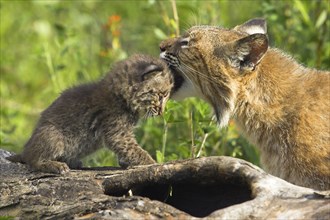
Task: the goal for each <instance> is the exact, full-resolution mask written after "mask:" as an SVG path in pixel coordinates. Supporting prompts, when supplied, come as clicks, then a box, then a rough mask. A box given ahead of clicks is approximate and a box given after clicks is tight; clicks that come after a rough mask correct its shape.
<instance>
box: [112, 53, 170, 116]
mask: <svg viewBox="0 0 330 220" xmlns="http://www.w3.org/2000/svg"><path fill="white" fill-rule="evenodd" d="M111 73H112V74H110V76H109V77H111V79H112V84H113V85H112V88H114V90H116V91H114V92H115V93H116V94H117V95H118V96H121V97H123V98H124V99H125V101H126V102H127V105H128V106H129V108H130V109H131V110H132V111H133V112H138V113H139V115H140V116H143V117H149V116H156V115H161V114H162V113H163V111H164V109H165V105H166V102H167V101H168V99H169V96H170V92H171V89H172V87H173V82H174V80H173V75H172V74H171V72H170V70H169V69H168V67H167V65H166V63H165V62H164V61H162V60H161V59H157V58H153V57H150V56H147V55H142V54H138V55H134V56H132V57H130V58H129V59H127V60H124V61H121V62H119V63H118V64H117V65H116V66H115V68H114V69H113V71H112V72H111Z"/></svg>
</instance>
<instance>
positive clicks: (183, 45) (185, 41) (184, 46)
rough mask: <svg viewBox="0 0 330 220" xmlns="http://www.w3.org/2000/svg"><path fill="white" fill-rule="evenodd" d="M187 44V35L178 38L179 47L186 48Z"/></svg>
mask: <svg viewBox="0 0 330 220" xmlns="http://www.w3.org/2000/svg"><path fill="white" fill-rule="evenodd" d="M188 44H189V38H188V37H186V38H182V39H181V40H180V46H181V48H187V47H188Z"/></svg>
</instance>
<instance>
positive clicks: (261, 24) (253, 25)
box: [234, 18, 267, 35]
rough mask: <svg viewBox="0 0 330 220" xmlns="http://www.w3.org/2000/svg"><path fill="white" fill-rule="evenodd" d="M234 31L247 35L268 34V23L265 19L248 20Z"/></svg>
mask: <svg viewBox="0 0 330 220" xmlns="http://www.w3.org/2000/svg"><path fill="white" fill-rule="evenodd" d="M234 30H236V31H239V32H243V33H247V34H249V35H252V34H267V22H266V20H265V19H263V18H254V19H251V20H248V21H247V22H245V23H244V24H242V25H239V26H236V27H235V28H234Z"/></svg>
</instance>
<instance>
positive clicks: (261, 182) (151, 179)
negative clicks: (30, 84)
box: [0, 150, 330, 219]
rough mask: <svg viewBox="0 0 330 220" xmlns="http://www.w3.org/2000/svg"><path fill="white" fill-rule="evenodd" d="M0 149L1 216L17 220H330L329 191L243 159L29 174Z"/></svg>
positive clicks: (183, 161)
mask: <svg viewBox="0 0 330 220" xmlns="http://www.w3.org/2000/svg"><path fill="white" fill-rule="evenodd" d="M9 155H10V153H9V152H7V151H4V150H0V172H1V173H0V216H7V217H9V216H13V217H19V218H21V219H63V218H65V219H72V218H74V219H101V218H102V219H161V218H168V219H171V218H175V219H176V218H180V219H197V218H205V219H208V218H209V219H215V218H216V219H256V218H259V219H266V218H267V219H271V218H278V219H330V196H329V195H330V191H316V190H313V189H309V188H304V187H299V186H295V185H292V184H290V183H288V182H286V181H284V180H281V179H279V178H277V177H274V176H271V175H269V174H267V173H266V172H264V171H263V170H262V169H260V168H258V167H256V166H254V165H252V164H251V163H249V162H246V161H244V160H240V159H236V158H231V157H224V156H219V157H203V158H198V159H190V160H182V161H174V162H169V163H166V164H162V165H158V164H155V165H147V166H138V167H134V168H131V169H127V170H123V169H121V168H117V167H102V168H100V167H99V168H85V169H83V170H72V171H70V172H69V173H66V174H64V175H56V174H48V173H40V172H33V171H31V170H29V169H28V168H27V167H26V166H25V165H23V164H19V163H11V162H9V161H8V160H6V159H5V157H7V156H9Z"/></svg>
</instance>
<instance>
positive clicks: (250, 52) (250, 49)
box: [227, 34, 268, 71]
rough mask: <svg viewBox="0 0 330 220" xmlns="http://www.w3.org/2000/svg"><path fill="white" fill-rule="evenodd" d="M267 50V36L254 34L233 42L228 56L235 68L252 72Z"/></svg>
mask: <svg viewBox="0 0 330 220" xmlns="http://www.w3.org/2000/svg"><path fill="white" fill-rule="evenodd" d="M267 49H268V38H267V35H265V34H253V35H249V36H247V37H244V38H241V39H239V40H237V41H235V42H233V43H232V45H231V48H230V50H231V51H230V52H229V54H227V55H229V60H230V64H231V65H232V66H233V67H235V68H240V69H244V70H250V71H252V70H254V69H255V67H256V65H257V64H258V63H259V62H260V60H261V59H262V57H263V56H264V54H265V53H266V51H267Z"/></svg>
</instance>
